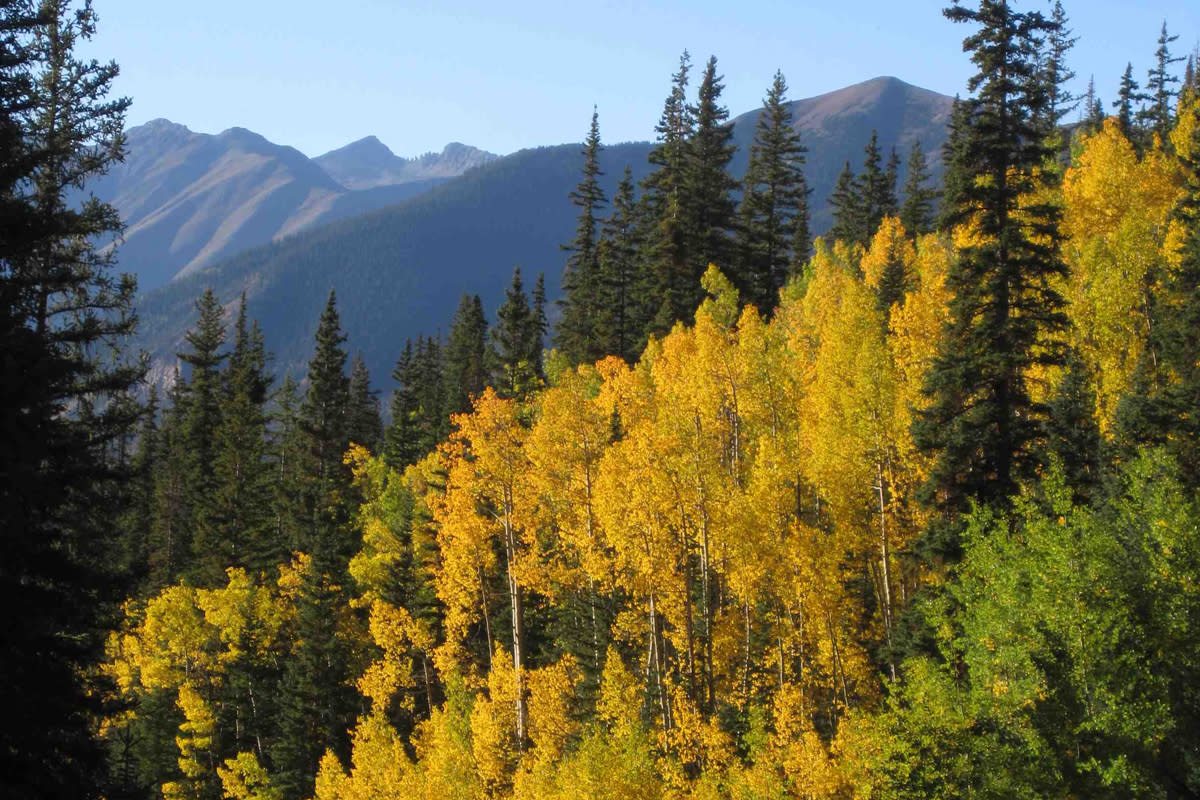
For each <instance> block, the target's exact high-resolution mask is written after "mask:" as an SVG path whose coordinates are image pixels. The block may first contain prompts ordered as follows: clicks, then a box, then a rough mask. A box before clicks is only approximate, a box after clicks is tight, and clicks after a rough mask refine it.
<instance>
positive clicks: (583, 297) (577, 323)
mask: <svg viewBox="0 0 1200 800" xmlns="http://www.w3.org/2000/svg"><path fill="white" fill-rule="evenodd" d="M602 149H603V148H602V146H601V144H600V122H599V116H598V114H597V112H596V111H595V110H594V109H593V110H592V124H591V127H590V128H589V129H588V135H587V139H586V140H585V141H584V145H583V178H582V180H580V182H579V185H578V186H576V187H575V190H574V191H572V192H571V195H570V197H571V202H572V203H573V204H574V205H575V206H576V207H577V208H578V209H579V220H578V222H577V224H576V226H575V238H574V239H572V240H571V242H570V243H569V244H566V245H563V249H564V250H566V251H567V252H569V253H570V254H571V255H570V257H569V258H568V259H567V266H566V269H565V270H564V271H563V280H562V285H563V299H562V300H560V301H559V304H560V305H561V307H562V317H561V319H560V320H559V323H558V335H557V337H556V338H557V341H558V347H559V349H560V350H561V351H562V353H563V354H564V355H565V356H566V357H567V358H568V359H569V360H570V361H571V362H572V363H578V362H582V361H588V362H590V361H594V360H596V359H597V358H600V357H601V356H602V355H604V353H602V352H600V349H599V342H598V334H597V331H596V327H597V319H598V317H599V316H600V314H601V306H602V303H603V297H602V288H601V285H600V281H601V277H600V257H599V252H598V247H597V245H598V242H597V225H598V216H597V215H598V213H599V211H600V209H601V208H603V207H604V203H605V197H604V190H603V189H601V188H600V176H602V175H603V174H604V173H603V172H601V171H600V151H601V150H602Z"/></svg>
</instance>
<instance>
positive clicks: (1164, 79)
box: [1139, 20, 1184, 143]
mask: <svg viewBox="0 0 1200 800" xmlns="http://www.w3.org/2000/svg"><path fill="white" fill-rule="evenodd" d="M1178 39H1179V36H1178V35H1175V36H1169V35H1168V34H1167V23H1166V20H1164V21H1163V24H1162V32H1161V33H1160V34H1159V36H1158V49H1157V50H1155V51H1154V66H1153V67H1151V68H1150V70H1149V72H1148V73H1147V78H1146V95H1145V98H1146V100H1147V102H1148V105H1147V106H1146V107H1145V108H1144V109H1142V112H1141V114H1139V120H1140V121H1141V122H1142V124H1143V125H1145V126H1146V128H1147V129H1148V130H1150V131H1151V132H1153V133H1155V134H1157V135H1158V137H1159V139H1161V140H1162V141H1163V142H1164V143H1165V142H1166V141H1167V135H1168V134H1169V133H1170V132H1171V126H1172V124H1173V123H1174V113H1173V112H1174V109H1173V103H1172V102H1171V101H1172V100H1174V99H1175V98H1177V97H1179V90H1178V89H1174V88H1172V86H1173V85H1174V84H1178V83H1179V77H1178V76H1177V75H1172V74H1171V65H1172V64H1178V63H1180V62H1182V61H1183V60H1184V59H1183V56H1172V55H1171V43H1172V42H1174V41H1177V40H1178Z"/></svg>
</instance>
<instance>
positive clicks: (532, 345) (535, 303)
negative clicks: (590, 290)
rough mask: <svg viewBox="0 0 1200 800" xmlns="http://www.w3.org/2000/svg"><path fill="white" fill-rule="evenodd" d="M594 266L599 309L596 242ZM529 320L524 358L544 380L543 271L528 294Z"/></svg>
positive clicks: (600, 272)
mask: <svg viewBox="0 0 1200 800" xmlns="http://www.w3.org/2000/svg"><path fill="white" fill-rule="evenodd" d="M596 267H597V272H596V277H597V280H596V283H597V285H598V287H599V294H600V298H601V301H600V305H601V309H603V306H604V301H605V291H604V265H603V263H601V257H600V254H599V243H598V242H597V256H596ZM602 315H603V310H601V312H600V314H598V315H597V318H598V319H599V317H600V316H602ZM529 322H530V332H529V353H528V354H527V356H526V360H528V362H529V364H530V366H531V367H532V368H533V374H534V377H535V378H537V379H538V380H542V381H544V380H545V379H546V370H545V364H544V363H542V353H543V351H544V350H545V349H546V334H547V333H549V331H550V323H549V321H547V319H546V273H544V272H539V273H538V277H537V283H535V284H534V285H533V293H532V294H531V295H530V320H529ZM597 324H599V323H597ZM597 331H599V328H597ZM597 336H600V334H599V332H597Z"/></svg>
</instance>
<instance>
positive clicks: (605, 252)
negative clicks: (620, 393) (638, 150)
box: [597, 165, 650, 363]
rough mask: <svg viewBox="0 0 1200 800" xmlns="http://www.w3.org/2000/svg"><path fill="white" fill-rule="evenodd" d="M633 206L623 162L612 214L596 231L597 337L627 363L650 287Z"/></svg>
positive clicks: (639, 337)
mask: <svg viewBox="0 0 1200 800" xmlns="http://www.w3.org/2000/svg"><path fill="white" fill-rule="evenodd" d="M636 215H637V205H636V201H635V200H634V186H633V173H632V171H631V170H630V168H629V166H628V165H626V167H625V172H624V174H623V175H622V176H621V182H620V183H618V184H617V192H616V194H615V195H614V196H613V206H612V214H611V215H610V216H609V217H608V219H606V220H604V223H603V225H602V228H601V233H600V274H601V288H602V290H603V296H604V302H602V303H601V306H600V308H601V312H600V320H599V324H598V325H597V328H598V332H599V336H600V339H601V341H602V342H603V343H604V346H603V348H602V349H603V350H604V351H605V352H606V353H611V354H612V355H617V356H620V357H621V358H623V359H625V360H626V361H628V362H631V363H632V361H633V360H634V359H636V358H637V354H638V353H640V352H641V347H642V345H643V343H644V338H643V332H644V331H645V329H646V325H647V324H648V321H649V320H648V314H647V311H648V309H647V305H648V304H647V296H648V295H649V289H650V286H649V285H648V283H649V282H648V281H647V280H646V275H645V273H644V272H643V271H642V270H641V269H640V267H641V266H642V263H643V262H642V261H640V260H639V259H638V252H637V251H638V246H637V245H638V241H637V219H636Z"/></svg>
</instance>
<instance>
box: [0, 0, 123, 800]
mask: <svg viewBox="0 0 1200 800" xmlns="http://www.w3.org/2000/svg"><path fill="white" fill-rule="evenodd" d="M31 5H33V4H31V3H24V2H3V3H0V354H3V355H2V357H0V430H3V431H4V443H3V446H0V532H2V535H0V602H2V603H3V608H4V609H5V612H4V615H3V618H2V622H0V641H3V656H0V708H3V713H0V796H4V797H13V798H23V797H71V798H94V797H99V796H100V795H101V794H102V793H103V792H105V788H106V787H105V784H106V781H107V776H106V769H105V763H104V758H103V754H102V751H101V748H100V746H99V744H98V742H97V741H96V740H95V738H94V732H95V731H96V730H97V728H98V725H99V712H100V711H101V709H102V706H103V705H104V704H105V702H106V700H107V699H108V688H107V686H106V684H105V682H103V681H102V680H100V679H99V675H98V670H96V669H94V667H95V665H96V664H97V663H98V662H99V660H100V659H101V658H102V657H103V652H104V650H103V647H104V640H105V636H106V633H107V630H106V628H108V627H109V626H110V625H111V624H112V623H113V621H114V618H115V615H116V613H117V608H116V603H117V602H119V600H120V599H121V597H120V594H121V589H122V588H123V587H122V586H121V583H122V581H121V580H120V575H119V573H118V572H117V570H118V569H119V565H118V564H116V563H114V562H116V556H117V553H118V552H119V551H118V546H119V540H118V538H117V535H118V532H119V524H118V519H119V516H120V514H121V513H122V512H123V511H124V510H125V509H126V507H127V502H128V494H127V490H128V485H129V484H128V478H129V476H128V473H127V470H126V467H124V466H122V465H121V464H120V463H119V462H118V461H117V460H116V459H114V458H112V457H111V452H112V451H113V450H114V449H115V448H116V445H117V443H118V442H120V441H121V440H123V439H124V438H125V437H126V436H127V435H128V434H129V433H131V432H132V431H133V429H134V427H135V426H136V424H137V417H138V411H137V409H135V408H133V407H132V406H131V404H129V403H127V402H124V398H125V397H127V395H128V393H129V392H130V390H131V389H132V388H133V387H134V386H135V385H136V384H137V383H138V382H139V381H140V379H141V377H142V375H143V374H144V369H143V368H142V365H141V364H140V363H137V362H131V361H129V360H128V359H127V358H126V357H125V356H124V355H122V353H121V348H122V347H123V346H124V343H125V342H126V341H127V339H128V337H129V335H130V334H131V333H132V332H133V330H134V325H135V320H134V317H133V313H132V303H133V296H134V289H135V286H134V281H133V279H132V278H130V277H128V276H117V275H116V274H114V272H113V264H114V259H115V255H114V253H113V251H112V250H109V249H103V248H102V247H101V243H103V242H105V241H108V240H110V239H111V238H112V236H113V234H115V233H117V232H118V231H119V229H120V221H119V219H118V216H117V212H116V211H115V209H113V208H112V207H111V206H108V205H106V204H104V203H101V202H99V201H98V200H95V199H94V198H81V197H80V194H79V192H78V191H77V187H78V186H79V185H80V184H81V183H82V182H84V181H85V180H91V179H95V178H96V177H98V176H99V175H102V174H103V173H104V172H105V171H106V170H107V169H108V168H109V167H110V166H111V165H113V164H114V163H116V162H118V161H120V160H121V157H122V137H121V132H122V129H123V127H124V113H125V110H126V108H127V107H128V100H125V99H112V98H110V97H109V92H110V90H111V86H112V81H113V79H114V78H115V77H116V75H117V66H116V64H114V63H111V62H109V63H100V62H98V61H95V60H81V58H80V55H79V54H78V53H77V48H80V49H82V48H83V47H85V43H86V41H87V40H88V39H90V38H91V36H92V34H93V32H94V30H95V15H94V14H93V12H92V10H91V8H90V6H82V7H77V6H75V5H74V4H68V3H67V2H42V3H39V4H37V8H36V10H34V9H32V8H31V7H30V6H31ZM89 49H90V48H89Z"/></svg>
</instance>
